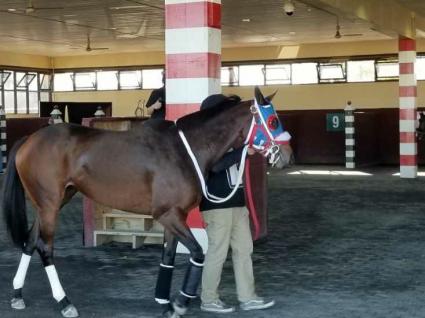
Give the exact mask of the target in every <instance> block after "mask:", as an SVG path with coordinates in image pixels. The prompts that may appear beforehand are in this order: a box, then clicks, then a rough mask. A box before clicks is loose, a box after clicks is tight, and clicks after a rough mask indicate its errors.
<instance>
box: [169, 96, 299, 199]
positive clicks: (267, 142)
mask: <svg viewBox="0 0 425 318" xmlns="http://www.w3.org/2000/svg"><path fill="white" fill-rule="evenodd" d="M267 106H268V107H271V109H272V110H273V114H274V115H271V116H272V117H270V116H269V117H268V118H267V119H265V116H264V112H262V111H261V108H260V107H265V106H259V105H258V103H257V101H256V100H255V98H254V105H251V107H250V110H251V113H252V121H251V126H250V128H249V131H248V135H247V137H246V139H245V142H244V145H245V146H244V148H243V151H242V157H241V162H240V164H239V169H238V177H237V181H236V184H235V187H234V188H233V190H232V192H230V193H229V195H228V196H226V197H225V198H222V197H217V196H215V195H213V194H211V193H209V192H208V188H207V185H206V183H205V178H204V176H203V174H202V171H201V168H200V167H199V164H198V160H197V159H196V157H195V154H194V153H193V151H192V148H191V147H190V144H189V142H188V141H187V139H186V137H185V135H184V133H183V131H182V130H181V129H178V133H179V136H180V138H181V140H182V142H183V144H184V146H185V148H186V151H187V153H188V154H189V156H190V158H191V160H192V163H193V165H194V167H195V170H196V173H197V175H198V178H199V181H200V183H201V188H202V193H203V194H204V197H205V198H207V199H208V200H209V201H210V202H213V203H223V202H226V201H227V200H229V199H230V198H231V197H233V195H234V194H235V193H236V191H237V190H238V188H239V185H240V184H241V183H242V177H243V173H244V170H245V159H246V155H247V152H248V148H250V147H252V148H254V149H256V150H257V151H259V152H260V153H261V154H263V156H266V157H267V156H270V157H269V163H271V164H272V165H273V166H274V165H275V164H276V163H277V162H278V161H279V159H280V148H279V145H280V144H288V143H289V140H290V139H291V136H290V135H289V133H288V132H286V131H283V128H282V126H281V124H280V122H279V119H278V117H277V114H276V112H275V110H274V108H273V106H272V105H271V104H270V105H267ZM267 106H266V107H267ZM273 116H274V117H273ZM270 118H271V119H270ZM175 125H176V126H177V120H176V121H175ZM270 125H271V127H268V126H270ZM276 125H279V127H280V128H281V129H280V130H281V131H282V132H281V133H279V135H276V134H273V132H274V131H276V130H277V128H278V127H276ZM264 136H265V138H264Z"/></svg>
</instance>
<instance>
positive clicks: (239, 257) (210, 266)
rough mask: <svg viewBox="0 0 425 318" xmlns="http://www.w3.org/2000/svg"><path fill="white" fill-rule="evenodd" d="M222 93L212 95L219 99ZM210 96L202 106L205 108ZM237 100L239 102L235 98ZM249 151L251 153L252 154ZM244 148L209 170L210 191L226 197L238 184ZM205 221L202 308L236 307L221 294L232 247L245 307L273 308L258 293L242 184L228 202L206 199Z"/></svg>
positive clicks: (224, 310)
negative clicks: (219, 291) (222, 274)
mask: <svg viewBox="0 0 425 318" xmlns="http://www.w3.org/2000/svg"><path fill="white" fill-rule="evenodd" d="M220 96H222V95H218V96H217V95H213V96H210V98H217V97H220ZM207 101H208V99H207V100H206V101H205V102H204V103H203V105H202V106H201V109H205V104H208V102H207ZM235 102H236V101H235ZM253 153H254V151H253V150H248V154H253ZM241 157H242V148H240V149H236V150H233V151H231V152H228V153H227V154H226V155H224V157H223V158H222V159H221V160H220V161H219V162H218V163H217V164H216V165H215V166H214V167H213V168H212V170H211V171H210V173H209V176H208V181H207V186H208V191H209V192H210V193H211V194H213V195H215V196H218V197H226V196H227V195H228V194H229V193H230V192H231V191H232V190H233V188H234V187H235V182H236V177H237V168H238V167H237V164H238V163H239V162H240V161H241ZM199 209H200V211H201V212H202V215H203V218H204V221H205V223H206V231H207V235H208V251H207V254H206V256H205V262H204V269H203V273H202V292H201V310H202V311H207V312H214V313H230V312H233V311H235V309H236V308H235V307H234V306H228V305H226V304H225V303H224V302H223V301H221V299H220V297H219V293H218V287H219V285H220V279H221V273H222V270H223V264H224V262H225V261H226V258H227V254H228V251H229V247H230V248H231V249H232V260H233V269H234V273H235V280H236V292H237V296H238V300H239V302H240V308H241V309H242V310H254V309H265V308H269V307H272V306H273V305H274V304H275V302H274V300H268V301H266V300H264V299H263V298H261V297H258V296H257V295H256V293H255V283H254V273H253V267H252V258H251V255H252V251H253V244H252V236H251V229H250V225H249V212H248V209H247V208H246V205H245V193H244V189H243V185H240V186H239V188H238V190H237V191H236V194H235V195H234V196H233V197H232V198H231V199H230V200H228V201H226V202H223V203H220V204H216V203H212V202H210V201H208V200H207V199H206V198H203V199H202V201H201V204H200V206H199Z"/></svg>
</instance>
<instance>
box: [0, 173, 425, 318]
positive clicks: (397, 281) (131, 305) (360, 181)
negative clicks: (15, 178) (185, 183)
mask: <svg viewBox="0 0 425 318" xmlns="http://www.w3.org/2000/svg"><path fill="white" fill-rule="evenodd" d="M300 168H302V169H306V170H312V169H319V170H331V167H296V168H294V169H295V170H297V169H300ZM294 169H293V170H294ZM335 169H337V170H343V169H342V168H335ZM393 170H394V171H393ZM362 171H364V170H362ZM367 172H370V173H372V174H373V175H371V176H342V175H338V174H336V173H333V174H330V175H310V174H305V173H302V174H293V175H288V174H287V173H288V171H284V172H283V171H280V172H272V173H271V174H270V175H269V213H270V225H269V228H270V235H269V238H268V240H267V241H266V242H262V243H261V244H257V245H256V247H255V252H254V256H253V259H254V266H255V275H256V279H257V290H258V294H260V295H261V296H265V297H273V298H274V299H275V300H276V302H277V304H276V306H275V307H274V308H271V309H269V310H265V311H257V312H241V311H238V312H236V313H234V314H229V315H227V316H228V317H247V318H248V317H256V318H263V317H264V318H266V317H285V318H303V317H309V318H322V317H323V318H325V317H326V318H329V317H337V318H342V317H349V318H356V317H361V318H367V317H373V318H379V317H385V318H392V317H394V318H395V317H407V318H414V317H423V316H424V312H425V211H424V206H425V178H419V179H416V180H401V179H399V178H398V177H394V176H391V173H392V172H395V169H388V168H387V169H373V170H368V171H367ZM0 181H1V180H0ZM81 211H82V201H81V197H79V196H77V197H76V198H74V199H73V201H72V202H71V204H69V205H67V206H66V207H65V208H64V209H63V211H62V214H61V219H60V225H59V228H58V231H57V233H58V234H57V236H56V242H57V243H56V254H55V255H56V267H57V269H58V272H59V276H60V278H61V280H62V283H63V286H64V288H65V291H66V292H67V294H68V296H69V297H70V299H71V300H72V301H73V302H74V304H75V305H76V306H77V308H78V309H79V311H80V314H81V317H102V318H106V317H123V318H127V317H138V318H144V317H158V316H159V309H158V307H157V305H156V304H155V302H154V300H153V294H154V287H155V281H156V274H157V271H158V264H159V261H160V255H161V250H160V248H158V247H145V248H141V249H138V250H131V249H130V247H129V246H128V245H125V244H124V245H123V244H111V245H108V246H104V247H99V248H83V247H82V246H81V241H82V239H81V232H82V225H81V218H82V215H81V214H82V213H81ZM19 258H20V253H19V251H17V250H16V249H14V248H13V247H11V245H10V243H9V240H8V239H7V236H6V234H5V230H4V227H3V224H2V225H1V226H0V282H1V283H0V317H2V318H8V317H16V318H20V317H22V318H24V317H31V318H33V317H43V318H49V317H60V313H59V308H58V306H57V305H56V304H55V302H54V300H53V299H52V297H51V292H50V287H49V285H48V281H47V277H46V275H45V273H44V270H43V269H42V266H41V264H40V261H39V258H38V257H37V256H35V257H34V259H33V262H32V263H31V266H30V270H29V275H28V277H27V280H26V286H25V288H24V297H25V299H26V303H27V309H26V310H24V311H20V312H16V311H15V312H14V311H12V310H11V309H10V306H9V301H10V298H11V294H12V285H11V283H12V279H13V276H14V274H15V271H16V268H17V265H18V261H19ZM186 262H187V258H186V256H179V257H178V259H177V268H176V271H175V282H176V283H175V284H174V291H177V290H178V287H179V286H180V281H181V279H182V276H183V274H184V269H185V264H186ZM222 299H223V300H225V301H226V302H228V303H232V304H236V302H237V301H236V297H235V286H234V280H233V273H232V266H231V262H230V261H228V262H227V263H226V265H225V269H224V273H223V279H222ZM217 316H218V317H222V316H219V315H213V314H206V313H202V312H201V311H200V310H199V300H196V301H195V302H194V305H193V306H192V308H191V309H190V311H189V313H188V314H187V315H186V316H185V317H188V318H193V317H199V318H203V317H217Z"/></svg>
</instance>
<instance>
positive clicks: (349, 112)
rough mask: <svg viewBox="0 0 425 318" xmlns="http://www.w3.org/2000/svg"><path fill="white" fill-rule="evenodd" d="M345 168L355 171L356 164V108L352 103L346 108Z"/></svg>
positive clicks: (349, 102) (348, 103)
mask: <svg viewBox="0 0 425 318" xmlns="http://www.w3.org/2000/svg"><path fill="white" fill-rule="evenodd" d="M344 110H345V167H346V168H348V169H354V168H355V167H356V164H355V157H356V151H355V148H354V146H355V141H354V140H355V139H354V108H353V106H351V101H348V102H347V106H346V107H345V109H344Z"/></svg>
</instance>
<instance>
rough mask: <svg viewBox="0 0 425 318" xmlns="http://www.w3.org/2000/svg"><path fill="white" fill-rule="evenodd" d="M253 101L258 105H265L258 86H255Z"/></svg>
mask: <svg viewBox="0 0 425 318" xmlns="http://www.w3.org/2000/svg"><path fill="white" fill-rule="evenodd" d="M255 100H256V101H257V104H258V105H267V102H266V100H265V98H264V96H263V93H261V91H260V88H259V87H258V86H255Z"/></svg>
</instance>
